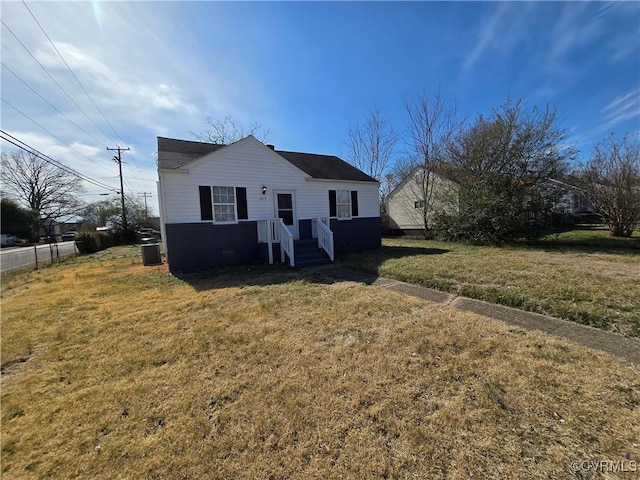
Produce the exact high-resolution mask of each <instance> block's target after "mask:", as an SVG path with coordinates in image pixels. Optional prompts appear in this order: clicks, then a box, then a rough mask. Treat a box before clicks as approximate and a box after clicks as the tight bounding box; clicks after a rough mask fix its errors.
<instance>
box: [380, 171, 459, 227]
mask: <svg viewBox="0 0 640 480" xmlns="http://www.w3.org/2000/svg"><path fill="white" fill-rule="evenodd" d="M418 175H421V172H416V173H414V174H413V175H412V176H411V177H410V178H408V179H407V180H406V181H405V182H403V184H402V185H401V186H400V187H399V188H398V189H397V190H396V191H395V192H393V193H392V194H391V195H390V196H389V200H388V212H389V221H390V222H389V223H390V225H389V226H390V227H391V228H392V229H396V230H403V231H406V232H407V233H409V232H410V231H415V230H422V231H424V220H423V218H422V208H415V202H417V201H420V200H423V198H422V193H421V188H420V185H419V183H418V181H419V180H418V179H419V177H418ZM433 188H434V191H433V204H432V208H431V212H430V213H429V215H428V217H427V220H428V221H431V219H432V217H433V214H434V213H436V212H443V211H450V210H452V209H455V208H456V202H457V201H456V199H457V189H456V184H455V183H453V182H450V181H448V180H445V179H443V178H441V177H439V176H434V177H433Z"/></svg>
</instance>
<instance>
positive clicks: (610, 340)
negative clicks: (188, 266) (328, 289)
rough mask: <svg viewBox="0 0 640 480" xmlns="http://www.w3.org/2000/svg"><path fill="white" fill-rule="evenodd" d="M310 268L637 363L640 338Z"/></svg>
mask: <svg viewBox="0 0 640 480" xmlns="http://www.w3.org/2000/svg"><path fill="white" fill-rule="evenodd" d="M312 268H313V271H314V272H318V273H321V274H322V275H324V276H326V277H328V278H330V279H332V280H337V281H340V280H343V281H344V280H349V281H354V282H362V283H365V284H367V285H372V286H374V287H379V288H386V289H388V290H393V291H394V292H400V293H404V294H406V295H411V296H412V297H418V298H422V299H424V300H427V301H430V302H436V303H443V304H445V305H450V306H452V307H454V308H457V309H459V310H464V311H469V312H473V313H476V314H478V315H483V316H485V317H489V318H493V319H496V320H500V321H502V322H505V323H508V324H510V325H516V326H518V327H520V328H522V329H524V330H537V331H540V332H543V333H546V334H549V335H553V336H556V337H560V338H564V339H566V340H570V341H572V342H575V343H577V344H579V345H583V346H585V347H588V348H592V349H594V350H600V351H602V352H606V353H609V354H611V355H614V356H616V357H618V358H622V359H624V360H627V361H629V362H632V363H635V364H637V365H640V338H632V337H624V336H622V335H619V334H616V333H610V332H606V331H604V330H600V329H597V328H593V327H589V326H586V325H580V324H579V323H575V322H570V321H567V320H561V319H559V318H554V317H549V316H546V315H540V314H538V313H531V312H525V311H523V310H518V309H515V308H510V307H505V306H502V305H497V304H494V303H488V302H483V301H482V300H474V299H472V298H466V297H461V296H458V295H454V294H451V293H446V292H441V291H439V290H434V289H432V288H426V287H421V286H419V285H414V284H411V283H405V282H400V281H398V280H393V279H390V278H384V277H378V276H375V275H370V274H367V273H363V272H357V271H355V270H350V269H346V268H341V267H336V266H335V265H324V266H321V267H312Z"/></svg>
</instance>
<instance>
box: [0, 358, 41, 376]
mask: <svg viewBox="0 0 640 480" xmlns="http://www.w3.org/2000/svg"><path fill="white" fill-rule="evenodd" d="M32 356H33V352H30V353H29V355H24V356H22V357H18V358H14V359H13V360H9V361H8V362H5V363H3V364H2V365H0V381H2V382H4V380H5V379H6V378H7V377H9V376H12V375H15V374H17V373H18V372H19V371H20V369H21V368H22V366H23V365H24V364H25V363H26V362H28V361H29V360H30V359H31V357H32Z"/></svg>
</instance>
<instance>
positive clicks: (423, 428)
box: [1, 248, 640, 479]
mask: <svg viewBox="0 0 640 480" xmlns="http://www.w3.org/2000/svg"><path fill="white" fill-rule="evenodd" d="M441 257H442V255H441ZM140 263H141V260H140V258H139V250H138V249H133V248H114V249H110V250H107V251H105V252H100V253H99V254H96V255H93V256H91V257H84V258H80V259H77V260H74V261H71V262H67V263H65V264H62V265H59V266H53V267H50V268H45V269H43V270H39V271H36V272H31V273H21V274H16V275H13V276H5V277H3V282H2V351H1V355H2V403H1V409H2V427H1V428H2V477H3V478H7V479H9V478H11V479H23V478H26V479H31V478H64V479H71V478H91V479H112V478H148V479H160V478H164V479H201V478H220V479H222V478H273V479H275V478H282V479H289V478H291V479H296V478H300V479H309V478H317V479H331V478H356V479H360V478H398V479H401V478H424V479H437V478H452V479H467V478H591V477H590V475H591V473H592V472H589V471H586V470H584V471H582V470H581V471H577V472H575V471H574V470H573V469H572V467H571V465H572V462H575V461H579V462H586V461H593V462H597V461H599V460H607V461H618V462H627V463H623V464H622V465H626V468H627V469H629V468H630V465H631V463H629V462H631V461H636V462H638V463H640V440H639V439H640V372H639V371H638V369H637V367H635V366H631V365H629V364H625V363H623V362H621V361H618V360H616V359H614V358H613V357H609V356H607V355H604V354H600V353H594V352H591V351H588V350H586V349H584V348H581V347H578V346H574V345H572V344H569V343H566V342H563V341H560V340H555V339H551V338H547V337H544V336H542V335H538V334H535V333H525V332H523V331H520V330H517V329H513V328H509V327H507V326H505V325H503V324H500V323H498V322H493V321H491V320H488V319H486V318H482V317H479V316H476V315H474V314H471V313H463V312H460V311H457V310H455V309H452V308H449V307H447V306H444V305H439V304H431V303H427V302H423V301H419V300H417V299H413V298H409V297H405V296H402V295H400V294H397V293H395V292H390V291H387V290H383V289H377V288H374V287H367V286H364V285H361V284H358V283H354V282H341V283H334V284H331V283H327V282H326V281H325V280H324V279H323V278H322V277H321V276H320V274H314V273H312V272H296V271H291V270H289V269H285V268H270V267H250V268H248V267H237V268H229V269H219V270H215V271H212V272H209V273H208V274H202V275H195V276H191V277H187V278H185V279H182V280H180V279H177V278H173V277H170V276H168V275H167V272H166V267H143V266H141V265H140ZM582 465H585V464H582ZM630 475H634V474H633V473H631V474H629V473H624V474H622V473H619V472H618V473H615V474H607V475H605V477H606V478H632V477H631V476H630Z"/></svg>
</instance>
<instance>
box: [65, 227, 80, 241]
mask: <svg viewBox="0 0 640 480" xmlns="http://www.w3.org/2000/svg"><path fill="white" fill-rule="evenodd" d="M77 234H78V232H76V231H74V230H71V231H69V232H65V233H63V234H62V241H63V242H72V241H73V240H75V239H76V235H77Z"/></svg>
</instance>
